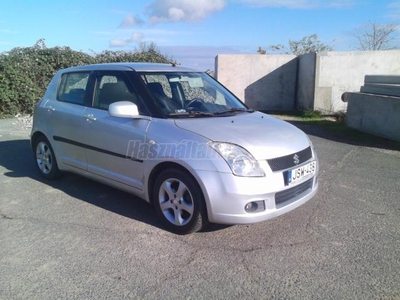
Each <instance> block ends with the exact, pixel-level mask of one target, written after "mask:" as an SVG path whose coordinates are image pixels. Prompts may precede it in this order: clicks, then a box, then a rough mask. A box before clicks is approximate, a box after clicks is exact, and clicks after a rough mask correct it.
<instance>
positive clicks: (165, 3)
mask: <svg viewBox="0 0 400 300" xmlns="http://www.w3.org/2000/svg"><path fill="white" fill-rule="evenodd" d="M226 2H227V1H226V0H154V1H153V2H152V3H150V4H149V5H148V6H147V8H146V11H147V13H148V14H149V16H150V18H149V23H152V24H154V23H167V22H179V21H184V22H197V21H200V20H203V19H205V18H207V17H208V16H209V15H211V14H212V13H214V12H216V11H219V10H221V9H223V8H224V7H225V6H226Z"/></svg>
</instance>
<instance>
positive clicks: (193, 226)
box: [31, 63, 318, 234]
mask: <svg viewBox="0 0 400 300" xmlns="http://www.w3.org/2000/svg"><path fill="white" fill-rule="evenodd" d="M31 145H32V149H33V151H34V157H35V162H36V166H37V169H38V170H39V172H40V173H41V175H42V176H43V177H45V178H47V179H53V178H56V177H57V176H58V175H59V173H60V171H69V172H74V173H77V174H80V175H83V176H86V177H89V178H91V179H94V180H97V181H100V182H103V183H105V184H108V185H111V186H113V187H116V188H118V189H121V190H124V191H127V192H129V193H132V194H134V195H136V196H139V197H140V198H143V199H144V200H146V201H148V202H150V203H152V204H153V205H154V208H155V210H156V213H157V215H158V216H159V217H160V219H161V220H162V222H163V223H164V224H165V226H166V227H167V228H168V229H169V230H171V231H173V232H175V233H179V234H186V233H191V232H195V231H198V230H200V229H202V228H203V227H204V226H206V225H207V223H208V222H214V223H223V224H249V223H255V222H260V221H264V220H267V219H270V218H273V217H277V216H279V215H282V214H284V213H286V212H288V211H291V210H292V209H294V208H296V207H298V206H300V205H301V204H303V203H305V202H306V201H308V200H309V199H310V198H312V197H313V196H314V195H315V193H316V192H317V187H318V182H317V174H318V160H317V156H316V153H315V151H314V149H313V146H312V144H311V142H310V140H309V139H308V137H307V136H306V135H305V134H304V133H303V132H302V131H300V130H299V129H297V128H296V127H294V126H292V125H290V124H288V123H286V122H284V121H281V120H278V119H276V118H273V117H270V116H268V115H266V114H263V113H260V112H257V111H254V110H252V109H249V108H248V107H247V106H246V105H245V104H243V103H242V102H241V101H239V100H238V99H237V98H236V97H235V96H234V95H232V94H231V93H230V92H229V91H228V90H227V89H226V88H224V87H223V86H222V85H221V84H220V83H218V82H217V81H216V80H214V79H213V78H212V77H210V76H209V75H207V74H206V73H204V72H198V71H195V70H192V69H188V68H183V67H177V66H174V65H167V64H149V63H118V64H101V65H90V66H81V67H73V68H68V69H64V70H60V71H59V72H58V73H57V74H56V75H55V76H54V78H53V79H52V81H51V82H50V84H49V86H48V88H47V91H46V93H45V95H44V97H43V99H42V100H40V101H39V103H38V104H37V106H36V108H35V112H34V120H33V128H32V133H31Z"/></svg>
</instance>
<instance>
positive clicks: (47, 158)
mask: <svg viewBox="0 0 400 300" xmlns="http://www.w3.org/2000/svg"><path fill="white" fill-rule="evenodd" d="M34 149H35V153H34V155H35V160H36V168H37V170H38V171H39V173H40V175H41V176H42V177H44V178H46V179H55V178H57V177H58V176H59V175H60V170H59V169H58V165H57V161H56V157H55V155H54V151H53V148H51V145H50V143H49V141H48V140H47V139H46V137H44V136H39V137H38V138H37V139H36V140H35V144H34Z"/></svg>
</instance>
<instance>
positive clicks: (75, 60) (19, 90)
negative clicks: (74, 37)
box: [0, 39, 171, 116]
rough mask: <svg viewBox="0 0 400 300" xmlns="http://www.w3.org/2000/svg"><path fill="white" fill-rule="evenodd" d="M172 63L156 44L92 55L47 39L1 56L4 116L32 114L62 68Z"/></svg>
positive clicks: (0, 109)
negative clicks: (51, 44) (129, 62)
mask: <svg viewBox="0 0 400 300" xmlns="http://www.w3.org/2000/svg"><path fill="white" fill-rule="evenodd" d="M128 61H131V62H160V63H167V62H170V61H171V59H169V58H168V57H167V56H165V55H162V54H161V53H159V52H158V50H157V48H156V45H155V44H154V43H151V44H149V45H147V44H145V43H143V44H141V45H140V48H139V49H136V50H135V51H130V52H125V51H103V52H101V53H100V54H95V53H94V54H93V55H89V54H86V53H84V52H81V51H75V50H72V49H71V48H69V47H59V46H57V47H53V48H47V47H46V44H45V42H44V39H40V40H38V41H37V42H36V44H35V45H34V46H32V47H25V48H20V47H17V48H13V49H12V50H10V51H8V52H3V53H1V54H0V115H3V116H9V115H15V114H17V113H22V114H30V113H32V111H33V108H34V105H35V103H36V102H37V101H38V100H39V99H40V98H41V97H42V96H43V94H44V93H45V91H46V88H47V85H48V83H49V82H50V80H51V78H52V77H53V75H54V74H55V73H56V72H57V71H58V70H60V69H63V68H68V67H72V66H78V65H87V64H93V63H110V62H128Z"/></svg>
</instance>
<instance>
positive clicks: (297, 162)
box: [293, 154, 300, 165]
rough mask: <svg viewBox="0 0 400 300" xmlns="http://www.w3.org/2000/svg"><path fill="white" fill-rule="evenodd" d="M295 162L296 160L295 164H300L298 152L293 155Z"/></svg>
mask: <svg viewBox="0 0 400 300" xmlns="http://www.w3.org/2000/svg"><path fill="white" fill-rule="evenodd" d="M293 162H294V164H295V165H298V164H299V162H300V159H299V156H298V155H297V154H295V155H294V156H293Z"/></svg>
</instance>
